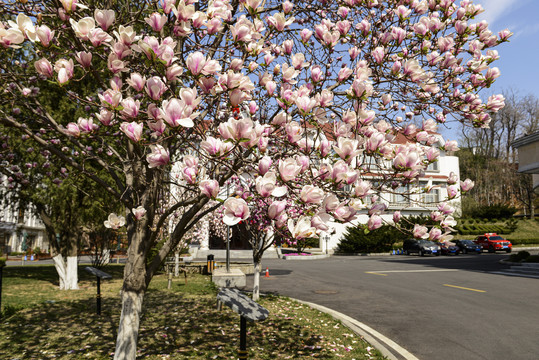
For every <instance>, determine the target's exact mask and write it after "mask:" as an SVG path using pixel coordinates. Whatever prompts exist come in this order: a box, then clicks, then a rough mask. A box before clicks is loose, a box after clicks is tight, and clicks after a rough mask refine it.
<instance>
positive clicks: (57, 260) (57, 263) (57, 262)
mask: <svg viewBox="0 0 539 360" xmlns="http://www.w3.org/2000/svg"><path fill="white" fill-rule="evenodd" d="M52 261H53V262H54V267H55V268H56V272H57V273H58V279H59V282H60V290H66V288H65V284H66V270H67V269H66V268H67V266H66V263H65V261H64V257H63V256H62V254H57V255H55V256H53V257H52Z"/></svg>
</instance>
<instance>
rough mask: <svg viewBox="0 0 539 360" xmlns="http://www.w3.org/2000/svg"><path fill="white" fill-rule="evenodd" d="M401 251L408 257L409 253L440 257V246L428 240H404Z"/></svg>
mask: <svg viewBox="0 0 539 360" xmlns="http://www.w3.org/2000/svg"><path fill="white" fill-rule="evenodd" d="M402 249H403V250H404V252H405V253H406V255H410V254H411V253H418V254H419V256H423V255H425V254H432V255H436V256H438V255H440V245H438V244H436V243H434V242H432V241H429V240H416V239H410V240H404V243H403V244H402Z"/></svg>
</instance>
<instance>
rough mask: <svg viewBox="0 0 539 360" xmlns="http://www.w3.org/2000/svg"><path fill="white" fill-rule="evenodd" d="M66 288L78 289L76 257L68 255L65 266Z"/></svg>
mask: <svg viewBox="0 0 539 360" xmlns="http://www.w3.org/2000/svg"><path fill="white" fill-rule="evenodd" d="M64 284H65V289H66V290H78V289H79V273H78V257H77V256H68V257H67V267H66V279H65V282H64Z"/></svg>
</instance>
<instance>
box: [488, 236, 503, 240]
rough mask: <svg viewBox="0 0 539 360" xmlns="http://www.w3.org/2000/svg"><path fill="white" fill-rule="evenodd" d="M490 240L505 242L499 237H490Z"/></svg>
mask: <svg viewBox="0 0 539 360" xmlns="http://www.w3.org/2000/svg"><path fill="white" fill-rule="evenodd" d="M490 240H505V239H504V238H503V237H501V236H491V237H490Z"/></svg>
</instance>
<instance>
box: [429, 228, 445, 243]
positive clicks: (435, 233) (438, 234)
mask: <svg viewBox="0 0 539 360" xmlns="http://www.w3.org/2000/svg"><path fill="white" fill-rule="evenodd" d="M441 238H442V230H440V229H439V228H436V227H433V228H432V229H430V231H429V240H431V241H439V240H440V239H441Z"/></svg>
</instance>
